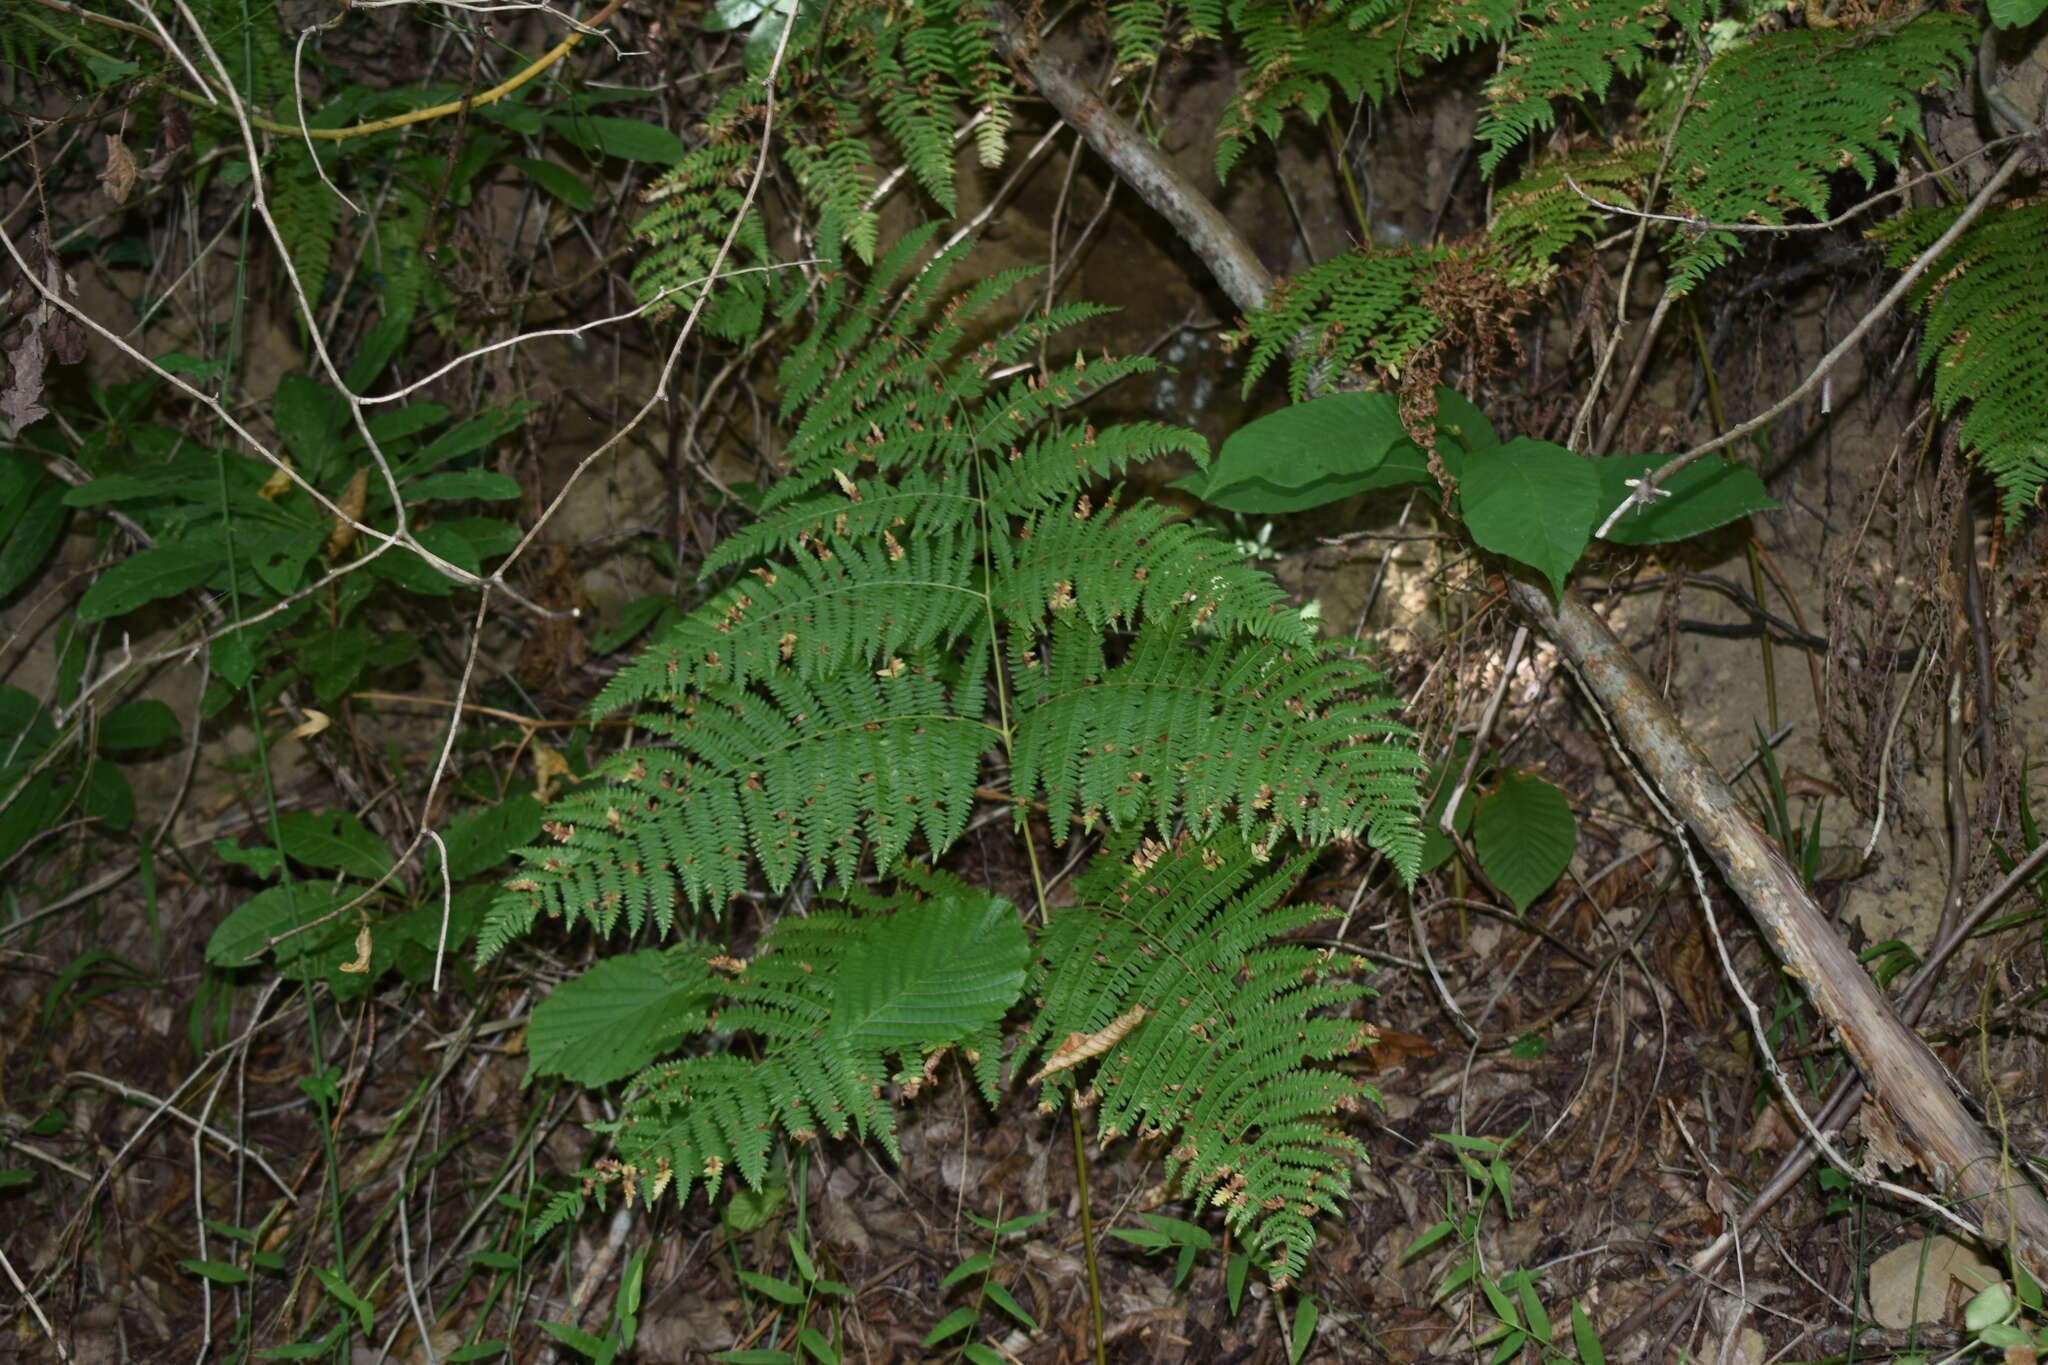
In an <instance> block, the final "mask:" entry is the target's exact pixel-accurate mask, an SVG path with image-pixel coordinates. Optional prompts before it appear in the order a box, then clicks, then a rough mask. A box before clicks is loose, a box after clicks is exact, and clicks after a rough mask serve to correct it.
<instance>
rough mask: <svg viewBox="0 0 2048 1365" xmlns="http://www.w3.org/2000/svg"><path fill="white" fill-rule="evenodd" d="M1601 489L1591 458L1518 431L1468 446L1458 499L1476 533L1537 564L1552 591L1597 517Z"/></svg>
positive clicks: (1558, 589)
mask: <svg viewBox="0 0 2048 1365" xmlns="http://www.w3.org/2000/svg"><path fill="white" fill-rule="evenodd" d="M1600 496H1601V483H1600V474H1599V472H1598V471H1597V470H1596V469H1595V467H1594V465H1593V462H1592V461H1591V460H1586V459H1581V458H1580V457H1579V456H1577V455H1574V454H1572V453H1571V452H1570V451H1569V450H1566V449H1565V448H1564V447H1563V446H1560V445H1552V444H1551V443H1550V442H1548V441H1534V440H1531V439H1529V438H1528V437H1526V436H1518V437H1516V438H1515V439H1514V440H1512V441H1509V442H1508V443H1507V444H1506V445H1502V446H1492V447H1486V448H1482V449H1479V450H1473V451H1469V452H1467V454H1466V458H1465V470H1464V475H1463V478H1462V481H1461V485H1460V488H1459V505H1460V507H1461V509H1462V510H1463V512H1464V516H1465V526H1466V528H1467V529H1468V530H1470V531H1471V532H1472V538H1473V539H1474V540H1476V541H1478V542H1479V544H1480V545H1481V546H1483V547H1484V548H1486V549H1488V550H1491V551H1493V552H1494V553H1495V554H1498V555H1505V556H1506V557H1508V558H1509V559H1512V560H1516V561H1518V562H1520V563H1523V564H1527V565H1528V566H1529V567H1530V568H1532V569H1535V570H1536V571H1537V572H1538V573H1540V574H1542V575H1543V576H1544V577H1545V578H1546V579H1548V580H1549V582H1550V587H1551V591H1552V593H1553V594H1557V593H1562V592H1563V591H1564V580H1565V575H1567V574H1569V573H1570V572H1571V571H1572V566H1573V565H1575V564H1577V563H1578V562H1579V556H1580V555H1582V554H1584V553H1585V550H1586V542H1587V541H1589V540H1591V539H1592V536H1593V528H1594V527H1595V526H1596V525H1598V524H1599V512H1600Z"/></svg>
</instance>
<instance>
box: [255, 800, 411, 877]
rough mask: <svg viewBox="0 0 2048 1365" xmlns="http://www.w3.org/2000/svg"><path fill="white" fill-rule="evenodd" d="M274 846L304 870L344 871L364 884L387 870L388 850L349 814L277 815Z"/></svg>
mask: <svg viewBox="0 0 2048 1365" xmlns="http://www.w3.org/2000/svg"><path fill="white" fill-rule="evenodd" d="M277 844H278V847H279V848H282V849H283V850H284V851H285V852H286V853H288V854H290V855H291V856H292V857H294V858H296V859H298V860H299V861H300V862H302V863H304V864H305V865H306V866H307V867H317V868H320V869H321V870H322V871H327V870H334V871H339V872H346V873H348V874H349V875H351V876H355V877H361V878H363V879H364V880H365V881H375V880H377V878H379V877H381V876H383V875H384V874H385V873H386V872H388V871H389V870H390V869H391V850H390V849H388V848H386V847H385V846H384V841H383V840H382V839H380V838H378V837H377V836H376V835H375V834H373V833H372V832H371V831H370V829H369V827H368V826H366V825H365V824H363V822H362V821H361V820H360V819H358V818H356V816H355V814H354V813H353V812H350V811H345V810H328V811H293V812H292V813H291V814H289V815H282V816H279V817H278V821H277Z"/></svg>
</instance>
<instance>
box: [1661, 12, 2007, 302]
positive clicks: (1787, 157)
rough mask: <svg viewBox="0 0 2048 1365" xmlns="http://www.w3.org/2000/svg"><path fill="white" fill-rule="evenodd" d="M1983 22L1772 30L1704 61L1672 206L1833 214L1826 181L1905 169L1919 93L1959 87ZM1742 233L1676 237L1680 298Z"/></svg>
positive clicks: (1710, 213)
mask: <svg viewBox="0 0 2048 1365" xmlns="http://www.w3.org/2000/svg"><path fill="white" fill-rule="evenodd" d="M1976 36H1977V26H1976V24H1975V22H1974V21H1973V20H1971V19H1969V18H1968V17H1966V16H1964V15H1960V14H1946V13H1926V14H1921V15H1919V16H1917V17H1916V18H1914V19H1912V20H1910V21H1909V22H1907V23H1906V24H1904V25H1903V26H1901V27H1899V28H1896V29H1893V30H1891V31H1890V32H1885V31H1883V30H1882V29H1861V30H1853V31H1845V30H1834V29H1797V30H1791V31H1788V32H1784V33H1771V34H1765V35H1763V36H1761V37H1759V38H1757V39H1755V40H1754V41H1752V42H1750V43H1747V44H1745V45H1744V46H1742V47H1738V48H1735V49H1733V50H1731V51H1728V52H1724V53H1722V54H1721V55H1720V56H1718V57H1716V58H1715V59H1714V62H1713V64H1712V65H1711V66H1710V67H1708V68H1707V74H1706V77H1705V79H1704V80H1702V81H1701V82H1700V88H1699V91H1698V93H1697V95H1696V96H1695V97H1694V100H1693V105H1694V107H1693V109H1692V111H1691V112H1690V113H1689V114H1688V115H1687V117H1686V119H1685V121H1684V122H1683V123H1681V124H1680V125H1679V128H1678V132H1677V134H1676V135H1675V137H1674V139H1673V141H1672V148H1671V166H1672V172H1673V174H1672V178H1671V198H1672V203H1673V204H1674V206H1675V208H1676V211H1677V212H1679V213H1682V214H1685V215H1686V216H1688V217H1691V218H1695V219H1698V220H1700V221H1702V222H1705V223H1783V222H1785V221H1786V220H1787V215H1788V214H1789V213H1791V212H1793V211H1795V210H1802V209H1803V210H1804V211H1806V212H1807V213H1809V214H1811V215H1813V216H1814V217H1816V218H1825V217H1827V216H1828V182H1829V180H1830V178H1831V177H1833V176H1835V175H1837V174H1839V173H1840V172H1842V171H1854V172H1855V173H1856V174H1857V175H1858V176H1860V177H1861V178H1862V180H1863V183H1864V184H1865V185H1868V184H1870V183H1871V182H1872V181H1873V180H1875V179H1876V177H1877V170H1878V163H1879V161H1880V160H1882V161H1883V162H1884V163H1885V164H1887V165H1897V164H1898V159H1899V149H1900V147H1901V146H1902V145H1903V144H1904V143H1905V141H1906V139H1907V138H1909V137H1911V136H1912V134H1913V131H1914V128H1915V119H1916V115H1917V112H1918V108H1919V98H1920V93H1921V92H1922V91H1923V90H1926V89H1928V88H1930V87H1932V86H1936V85H1948V84H1951V83H1952V82H1953V81H1954V80H1955V79H1956V77H1957V75H1958V73H1959V72H1960V71H1961V70H1963V69H1964V68H1965V67H1966V66H1967V64H1968V61H1969V58H1970V53H1971V49H1972V46H1973V45H1974V43H1975V42H1976ZM1737 245H1738V238H1737V235H1736V234H1733V233H1727V232H1713V231H1708V232H1705V233H1701V234H1698V235H1688V236H1686V237H1684V238H1682V239H1680V241H1679V243H1678V244H1677V246H1676V248H1675V249H1674V251H1673V252H1672V261H1671V279H1670V288H1671V291H1672V293H1674V294H1683V293H1685V292H1686V291H1687V290H1689V289H1691V288H1692V287H1693V286H1694V285H1695V284H1697V283H1699V281H1700V280H1701V278H1702V277H1704V276H1705V275H1706V273H1707V272H1708V271H1709V270H1712V269H1713V268H1714V267H1715V266H1717V265H1720V264H1721V263H1722V262H1723V261H1725V260H1726V259H1727V258H1728V257H1729V255H1730V254H1731V253H1732V252H1734V251H1735V250H1736V249H1737Z"/></svg>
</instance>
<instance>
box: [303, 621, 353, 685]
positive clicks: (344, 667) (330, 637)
mask: <svg viewBox="0 0 2048 1365" xmlns="http://www.w3.org/2000/svg"><path fill="white" fill-rule="evenodd" d="M299 638H300V639H301V640H303V641H304V643H303V644H301V645H300V646H299V648H298V661H299V667H300V668H301V669H303V670H305V673H306V676H307V677H308V678H310V679H312V682H313V696H314V698H315V699H317V700H319V701H323V702H331V701H333V700H334V699H335V698H336V697H338V696H340V695H341V694H342V693H344V692H346V691H348V689H349V688H350V687H352V686H354V685H355V680H356V679H357V677H359V676H360V675H361V674H362V671H363V665H364V664H365V663H366V662H367V661H368V660H369V657H370V630H369V627H368V626H366V625H364V624H363V623H362V622H360V621H348V622H344V623H343V624H342V625H339V626H334V627H328V626H320V627H316V628H315V629H313V630H311V631H309V632H307V633H306V634H305V635H302V636H300V637H299Z"/></svg>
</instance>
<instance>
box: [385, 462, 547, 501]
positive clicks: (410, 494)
mask: <svg viewBox="0 0 2048 1365" xmlns="http://www.w3.org/2000/svg"><path fill="white" fill-rule="evenodd" d="M518 496H519V485H518V484H517V483H515V482H514V481H512V480H511V479H508V478H506V477H505V476H504V475H503V474H497V473H493V472H492V471H490V470H488V469H450V470H444V471H443V472H441V473H439V474H429V475H427V476H426V477H425V478H423V479H415V480H414V481H413V482H411V483H409V484H407V485H406V486H405V500H406V502H408V503H415V502H425V501H427V500H428V499H429V498H439V499H441V500H443V501H447V502H454V501H460V500H469V499H474V500H476V501H479V502H504V501H506V500H507V499H509V498H516V497H518Z"/></svg>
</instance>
